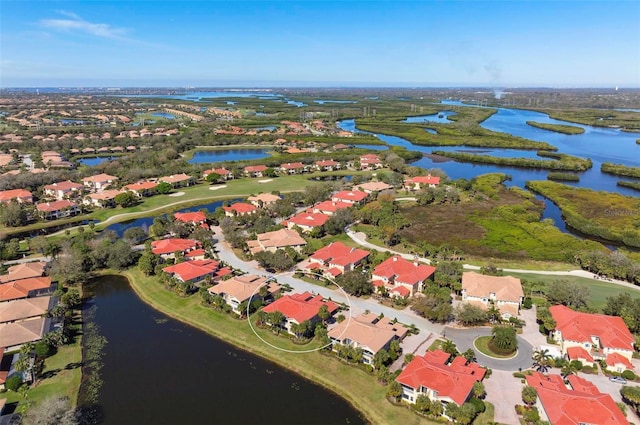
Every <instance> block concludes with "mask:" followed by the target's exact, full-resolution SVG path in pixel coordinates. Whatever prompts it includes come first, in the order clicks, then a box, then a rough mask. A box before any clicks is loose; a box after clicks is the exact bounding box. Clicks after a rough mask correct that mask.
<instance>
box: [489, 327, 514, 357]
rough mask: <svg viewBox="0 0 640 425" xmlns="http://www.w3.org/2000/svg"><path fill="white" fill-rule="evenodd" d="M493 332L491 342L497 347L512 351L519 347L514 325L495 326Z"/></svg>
mask: <svg viewBox="0 0 640 425" xmlns="http://www.w3.org/2000/svg"><path fill="white" fill-rule="evenodd" d="M491 334H492V337H491V342H492V343H493V345H494V346H495V347H497V348H500V349H502V350H505V351H510V352H514V351H515V350H516V349H517V348H518V340H517V339H516V331H515V329H513V328H512V327H508V326H494V327H493V329H491Z"/></svg>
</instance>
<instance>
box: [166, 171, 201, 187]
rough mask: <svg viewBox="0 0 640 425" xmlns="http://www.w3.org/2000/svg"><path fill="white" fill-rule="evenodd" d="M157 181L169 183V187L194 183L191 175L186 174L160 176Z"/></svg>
mask: <svg viewBox="0 0 640 425" xmlns="http://www.w3.org/2000/svg"><path fill="white" fill-rule="evenodd" d="M158 181H160V182H163V183H169V184H170V185H171V187H173V188H174V189H177V188H179V187H185V186H191V185H193V184H194V183H195V181H194V179H193V177H191V176H190V175H188V174H184V173H182V174H172V175H170V176H165V177H160V178H159V179H158Z"/></svg>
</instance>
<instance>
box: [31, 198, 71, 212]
mask: <svg viewBox="0 0 640 425" xmlns="http://www.w3.org/2000/svg"><path fill="white" fill-rule="evenodd" d="M77 206H78V204H76V203H75V202H72V201H67V200H66V199H63V200H61V201H54V202H47V203H44V204H38V205H36V209H37V210H38V211H42V212H53V211H60V210H63V209H65V208H73V207H77Z"/></svg>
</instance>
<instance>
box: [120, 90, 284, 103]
mask: <svg viewBox="0 0 640 425" xmlns="http://www.w3.org/2000/svg"><path fill="white" fill-rule="evenodd" d="M109 96H115V97H129V98H155V99H178V100H191V101H196V102H201V101H203V100H206V99H217V98H220V97H257V98H260V99H269V100H271V99H277V98H280V97H281V96H280V95H279V94H276V93H272V92H265V91H205V92H190V93H182V94H131V95H129V94H127V95H109Z"/></svg>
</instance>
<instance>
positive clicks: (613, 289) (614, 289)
mask: <svg viewBox="0 0 640 425" xmlns="http://www.w3.org/2000/svg"><path fill="white" fill-rule="evenodd" d="M508 275H510V276H515V277H518V278H520V279H526V280H527V281H529V282H532V283H533V282H536V283H538V284H540V285H541V286H546V285H548V284H549V283H551V282H553V281H556V280H565V281H568V282H572V283H576V284H579V285H584V286H586V287H587V288H589V291H591V306H592V307H593V308H595V309H597V310H602V307H604V305H605V304H606V302H607V297H611V296H615V295H618V294H620V293H627V294H629V295H631V296H632V297H633V298H640V288H638V289H634V288H629V287H624V286H620V285H616V284H614V283H610V282H605V281H602V280H593V279H587V278H584V277H578V276H551V275H540V274H527V273H508ZM525 295H527V294H525Z"/></svg>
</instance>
